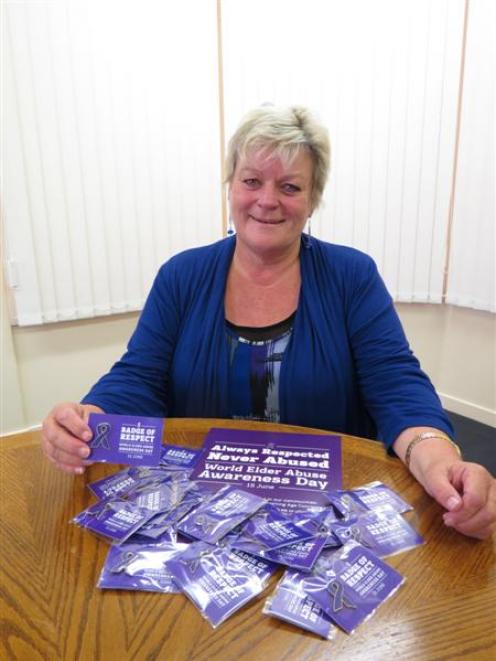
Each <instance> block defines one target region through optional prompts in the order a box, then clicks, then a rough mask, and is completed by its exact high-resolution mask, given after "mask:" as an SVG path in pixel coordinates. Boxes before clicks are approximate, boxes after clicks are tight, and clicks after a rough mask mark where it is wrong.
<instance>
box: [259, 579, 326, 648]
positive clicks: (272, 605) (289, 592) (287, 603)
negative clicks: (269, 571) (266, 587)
mask: <svg viewBox="0 0 496 661" xmlns="http://www.w3.org/2000/svg"><path fill="white" fill-rule="evenodd" d="M298 577H299V573H298V572H295V571H292V570H287V571H286V572H285V573H284V576H283V577H282V579H281V580H280V581H279V584H278V586H277V588H276V590H275V592H274V593H273V594H272V595H271V596H270V597H269V598H268V599H267V601H266V602H265V605H264V607H263V609H262V612H263V613H264V614H265V615H270V616H272V617H277V618H278V619H280V620H284V621H285V622H289V623H290V624H294V625H296V626H297V627H300V628H301V629H305V630H306V631H310V632H311V633H315V634H317V635H318V636H321V637H322V638H325V639H326V640H332V639H333V638H334V637H335V636H336V632H337V629H336V627H335V626H334V624H333V623H332V620H331V618H330V617H329V616H328V615H326V614H325V613H324V611H323V610H322V608H321V607H320V606H319V605H318V604H316V603H315V602H314V601H312V600H311V599H310V597H309V596H308V595H307V594H306V592H305V591H304V590H303V588H302V585H301V580H300V579H299V578H298Z"/></svg>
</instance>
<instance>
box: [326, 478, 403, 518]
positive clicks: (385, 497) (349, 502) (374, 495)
mask: <svg viewBox="0 0 496 661" xmlns="http://www.w3.org/2000/svg"><path fill="white" fill-rule="evenodd" d="M329 497H330V500H331V502H332V504H333V505H334V506H335V507H336V508H337V510H338V511H339V513H340V514H341V516H343V517H345V518H347V517H348V516H356V515H358V514H360V513H363V512H365V511H367V510H374V511H381V510H383V509H386V510H391V509H393V510H394V511H395V512H397V513H398V514H404V513H405V512H409V511H411V510H412V509H413V507H412V506H411V505H410V504H409V503H407V502H406V501H405V500H403V498H402V497H401V496H400V495H399V494H398V493H396V491H394V490H393V489H391V487H388V486H387V484H384V483H383V482H379V481H377V480H376V481H375V482H369V483H368V484H364V485H363V486H361V487H356V488H353V489H349V490H348V491H334V492H329Z"/></svg>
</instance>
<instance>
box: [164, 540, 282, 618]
mask: <svg viewBox="0 0 496 661" xmlns="http://www.w3.org/2000/svg"><path fill="white" fill-rule="evenodd" d="M167 568H168V570H169V571H170V573H171V575H172V577H173V580H174V582H175V583H177V585H179V586H180V587H181V590H182V591H183V592H184V594H185V595H186V596H187V597H189V598H190V599H191V601H192V602H193V603H194V604H195V606H196V607H197V608H198V609H199V610H200V612H201V614H202V615H203V617H205V618H206V619H207V620H208V621H209V622H210V624H211V625H212V626H213V627H214V628H215V627H217V626H218V625H219V624H221V623H222V622H223V621H224V620H225V619H227V618H228V617H229V616H230V615H232V614H233V613H235V612H236V611H237V610H239V609H240V608H241V607H242V606H244V605H245V604H246V603H247V602H248V601H250V600H251V599H253V598H254V597H256V596H257V595H258V594H260V593H261V592H262V591H263V589H264V588H265V585H266V583H267V580H268V578H269V576H270V575H271V573H272V571H273V567H272V566H271V565H270V564H269V563H263V561H257V560H254V559H250V560H249V561H248V560H247V558H246V557H243V554H239V553H236V552H234V551H232V550H231V549H229V548H228V547H227V546H226V547H220V546H212V545H211V544H207V543H206V542H193V543H192V544H190V545H189V546H188V548H187V549H186V551H184V553H182V554H181V555H179V556H176V557H175V558H174V559H173V560H170V561H168V562H167Z"/></svg>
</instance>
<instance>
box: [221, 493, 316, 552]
mask: <svg viewBox="0 0 496 661" xmlns="http://www.w3.org/2000/svg"><path fill="white" fill-rule="evenodd" d="M238 530H239V537H238V539H237V540H236V542H234V543H233V546H234V548H237V544H239V543H243V541H246V542H251V543H253V544H255V545H257V546H258V548H259V549H263V550H270V549H277V548H280V547H281V546H287V545H288V544H296V543H298V542H303V541H305V540H307V539H310V537H312V536H313V533H311V532H309V531H308V530H306V529H305V528H302V527H301V526H298V525H297V524H296V523H294V522H293V521H292V520H291V519H290V518H289V517H287V516H285V515H284V514H283V513H282V512H281V511H279V510H278V509H277V507H275V506H274V505H271V504H270V503H267V504H266V505H263V506H262V507H261V508H260V509H259V510H258V511H257V512H255V514H253V515H252V516H251V517H250V518H249V519H247V520H246V521H244V522H243V523H242V524H241V525H240V526H239V528H238Z"/></svg>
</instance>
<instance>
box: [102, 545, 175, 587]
mask: <svg viewBox="0 0 496 661" xmlns="http://www.w3.org/2000/svg"><path fill="white" fill-rule="evenodd" d="M187 546H188V545H187V544H173V543H163V542H162V543H160V544H156V543H155V544H129V543H126V544H122V545H121V546H112V547H111V548H110V550H109V552H108V555H107V559H106V561H105V565H104V567H103V570H102V573H101V574H100V579H99V581H98V584H97V585H98V587H99V588H108V589H114V590H146V591H150V592H164V593H171V594H172V593H178V592H181V590H180V588H179V587H178V586H177V585H176V584H175V583H174V581H173V580H172V576H171V574H170V572H169V570H168V569H167V566H166V562H167V561H168V560H172V559H173V558H174V557H176V556H177V555H179V554H180V553H183V552H184V551H185V550H186V548H187Z"/></svg>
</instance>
